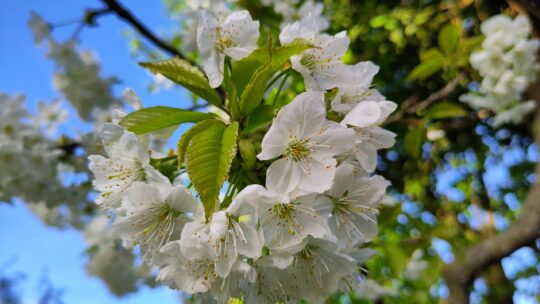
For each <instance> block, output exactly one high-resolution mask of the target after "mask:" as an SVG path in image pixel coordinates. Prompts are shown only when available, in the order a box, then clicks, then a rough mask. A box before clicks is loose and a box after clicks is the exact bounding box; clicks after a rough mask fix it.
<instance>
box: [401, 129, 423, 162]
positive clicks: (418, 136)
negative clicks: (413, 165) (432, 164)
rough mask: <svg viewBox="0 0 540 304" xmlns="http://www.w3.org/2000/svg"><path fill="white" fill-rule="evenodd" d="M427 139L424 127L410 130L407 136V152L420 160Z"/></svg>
mask: <svg viewBox="0 0 540 304" xmlns="http://www.w3.org/2000/svg"><path fill="white" fill-rule="evenodd" d="M425 138H426V128H425V127H424V126H423V125H420V126H415V127H413V128H410V129H409V131H408V132H407V134H406V135H405V152H406V153H407V154H408V155H409V156H411V157H413V158H420V156H421V155H422V145H423V144H424V141H425Z"/></svg>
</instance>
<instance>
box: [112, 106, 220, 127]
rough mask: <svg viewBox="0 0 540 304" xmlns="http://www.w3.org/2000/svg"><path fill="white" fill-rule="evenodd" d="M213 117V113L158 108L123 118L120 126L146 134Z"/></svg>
mask: <svg viewBox="0 0 540 304" xmlns="http://www.w3.org/2000/svg"><path fill="white" fill-rule="evenodd" d="M213 116H214V115H213V114H211V113H202V112H194V111H188V110H183V109H177V108H170V107H162V106H158V107H151V108H144V109H140V110H138V111H135V112H133V113H130V114H128V115H127V116H126V117H124V118H122V120H121V121H120V125H121V126H122V127H124V128H126V129H128V130H129V131H131V132H133V133H135V134H144V133H148V132H152V131H157V130H161V129H164V128H168V127H172V126H177V125H180V124H182V123H186V122H198V121H201V120H205V119H209V118H212V117H213Z"/></svg>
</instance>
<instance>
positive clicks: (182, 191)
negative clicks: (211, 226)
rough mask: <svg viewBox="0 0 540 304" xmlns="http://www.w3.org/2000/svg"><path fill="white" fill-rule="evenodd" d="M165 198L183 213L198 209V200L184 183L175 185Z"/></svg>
mask: <svg viewBox="0 0 540 304" xmlns="http://www.w3.org/2000/svg"><path fill="white" fill-rule="evenodd" d="M165 200H166V202H167V203H168V204H170V205H171V207H172V208H174V209H175V210H177V211H180V212H182V213H189V212H194V211H195V210H196V209H197V200H196V199H195V198H194V197H193V195H192V194H191V192H189V190H188V189H187V188H186V187H184V186H183V185H178V186H175V187H174V188H173V189H172V191H171V192H170V193H169V195H168V196H167V198H166V199H165Z"/></svg>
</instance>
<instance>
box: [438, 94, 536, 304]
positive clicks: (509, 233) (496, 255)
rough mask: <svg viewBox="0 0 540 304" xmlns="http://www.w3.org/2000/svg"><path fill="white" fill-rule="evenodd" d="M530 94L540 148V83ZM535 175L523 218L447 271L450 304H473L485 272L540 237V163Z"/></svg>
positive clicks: (464, 256)
mask: <svg viewBox="0 0 540 304" xmlns="http://www.w3.org/2000/svg"><path fill="white" fill-rule="evenodd" d="M529 95H530V97H531V98H533V99H535V100H536V101H537V103H538V104H539V106H537V111H536V114H535V119H534V122H533V133H534V136H535V142H536V145H537V146H538V147H540V83H537V84H536V85H535V86H533V87H531V89H530V90H529ZM535 175H536V179H537V180H536V182H535V183H534V185H532V186H531V188H530V189H529V192H528V193H527V197H526V198H525V201H524V202H523V205H522V210H521V215H520V216H519V217H518V219H517V220H516V221H515V222H514V223H513V224H512V225H511V226H510V228H508V230H506V231H504V232H502V233H499V234H497V235H494V236H492V237H489V238H487V239H484V240H483V241H481V242H479V243H478V244H476V245H474V246H472V247H469V248H468V249H466V250H465V252H464V254H463V255H462V258H461V259H459V258H457V259H456V261H455V262H454V263H452V264H450V265H448V266H447V267H446V268H445V269H444V271H443V276H444V279H445V281H446V285H447V286H448V290H449V297H448V299H447V303H452V304H466V303H469V286H470V284H471V283H472V281H473V280H474V279H475V278H476V277H477V276H479V275H480V274H481V273H482V271H483V270H485V269H486V268H487V267H489V266H490V265H493V264H495V263H498V262H500V260H501V259H502V258H504V257H506V256H508V255H510V254H511V253H512V252H514V251H516V250H517V249H519V248H521V247H523V246H527V245H529V244H531V243H534V241H535V240H536V239H537V238H539V237H540V204H539V203H538V198H539V197H540V162H538V163H537V164H536V168H535Z"/></svg>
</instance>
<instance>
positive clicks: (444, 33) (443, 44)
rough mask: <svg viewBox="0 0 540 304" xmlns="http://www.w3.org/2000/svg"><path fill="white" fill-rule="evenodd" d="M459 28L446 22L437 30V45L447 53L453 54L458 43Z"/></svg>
mask: <svg viewBox="0 0 540 304" xmlns="http://www.w3.org/2000/svg"><path fill="white" fill-rule="evenodd" d="M460 35H461V29H460V28H459V27H458V26H457V25H455V24H452V23H448V24H446V25H445V26H443V28H442V29H441V31H440V32H439V36H438V37H437V41H438V43H439V47H440V48H441V49H442V50H443V51H444V52H445V53H446V54H448V55H451V54H453V53H454V52H455V51H456V49H457V47H458V45H459V36H460Z"/></svg>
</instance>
